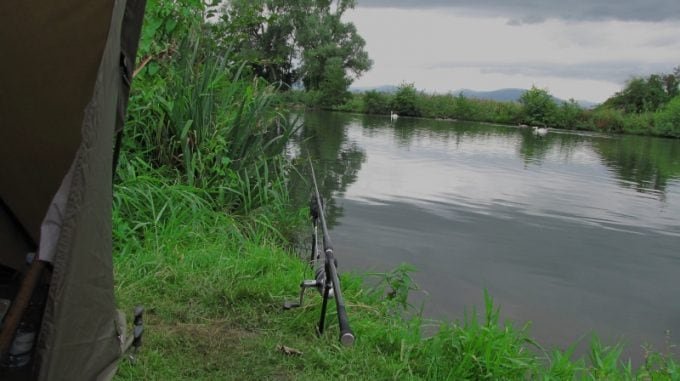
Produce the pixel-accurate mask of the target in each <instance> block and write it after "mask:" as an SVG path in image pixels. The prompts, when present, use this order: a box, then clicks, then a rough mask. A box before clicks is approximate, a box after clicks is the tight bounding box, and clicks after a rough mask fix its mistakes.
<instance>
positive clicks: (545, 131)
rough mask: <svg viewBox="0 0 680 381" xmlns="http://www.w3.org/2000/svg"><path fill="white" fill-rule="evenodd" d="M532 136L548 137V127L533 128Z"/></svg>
mask: <svg viewBox="0 0 680 381" xmlns="http://www.w3.org/2000/svg"><path fill="white" fill-rule="evenodd" d="M534 135H536V136H546V135H548V127H534Z"/></svg>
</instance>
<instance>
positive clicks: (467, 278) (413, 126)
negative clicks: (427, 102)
mask: <svg viewBox="0 0 680 381" xmlns="http://www.w3.org/2000/svg"><path fill="white" fill-rule="evenodd" d="M303 119H304V120H303V122H304V125H303V127H302V129H301V131H300V133H299V135H298V136H297V139H298V144H299V146H298V152H300V148H299V147H302V149H301V151H302V152H304V155H307V153H308V154H309V155H310V156H311V157H312V159H313V161H314V162H315V166H316V168H317V173H318V177H319V182H320V187H321V191H322V193H323V194H324V195H325V197H327V198H328V197H329V196H331V195H332V200H331V201H330V202H329V203H328V204H329V205H328V220H329V223H330V225H331V236H332V238H333V242H334V245H335V248H336V256H337V257H338V261H339V263H340V271H348V270H351V271H354V272H359V273H366V272H376V271H377V272H381V271H382V272H384V271H389V270H391V269H393V268H395V267H396V266H397V265H399V264H400V263H408V264H411V265H413V266H414V267H415V268H416V269H417V272H415V273H414V274H413V278H414V280H415V281H416V282H417V283H418V285H419V286H420V288H421V290H422V291H418V292H415V293H414V295H413V299H412V301H413V303H414V304H416V305H417V306H420V305H421V304H422V305H423V306H424V313H425V315H426V317H430V318H436V319H447V320H455V319H461V318H463V316H464V312H465V311H470V310H471V309H472V308H473V307H476V308H477V309H478V310H481V309H482V308H483V290H484V289H486V290H488V291H489V293H490V295H491V296H492V297H493V298H494V300H495V302H496V303H497V304H498V305H499V306H500V307H501V316H502V317H503V318H504V319H507V321H511V322H513V324H514V325H516V326H522V325H524V324H526V323H528V322H531V327H530V334H531V336H532V337H534V338H536V339H537V340H538V342H539V343H541V344H542V345H544V346H545V347H548V348H550V347H561V348H565V347H566V346H568V345H570V344H573V343H576V342H577V341H578V342H579V343H580V344H579V348H580V350H579V352H581V353H583V351H584V348H585V347H586V346H587V343H588V341H589V340H590V337H591V334H592V333H593V332H595V333H597V335H598V336H599V337H600V338H601V339H602V340H603V341H604V342H605V343H606V344H610V345H611V344H614V343H616V342H618V341H621V342H623V343H625V344H626V350H625V352H624V353H625V355H626V356H627V357H631V358H632V359H633V360H634V362H635V363H639V361H640V360H641V358H642V356H643V353H644V352H643V349H642V346H643V345H644V344H651V345H652V346H653V347H654V348H655V349H657V350H661V351H665V350H666V348H667V346H668V343H669V342H671V343H678V342H680V297H679V296H678V295H680V140H673V139H661V138H650V137H638V136H618V135H604V134H594V133H578V132H570V131H559V130H558V131H554V130H551V131H550V132H549V133H548V135H547V136H545V137H537V136H534V134H533V133H532V132H531V130H529V129H520V128H515V127H507V126H494V125H485V124H476V123H462V122H453V121H437V120H424V119H411V118H399V119H398V120H397V121H396V122H391V121H390V118H389V117H385V116H365V115H353V114H342V113H330V112H309V113H306V114H305V115H304V117H303ZM300 193H304V192H300ZM669 332H670V334H669Z"/></svg>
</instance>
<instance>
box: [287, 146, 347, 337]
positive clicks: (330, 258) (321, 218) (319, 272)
mask: <svg viewBox="0 0 680 381" xmlns="http://www.w3.org/2000/svg"><path fill="white" fill-rule="evenodd" d="M307 159H308V161H309V168H310V169H311V173H312V183H313V185H314V193H313V194H312V197H311V200H310V205H309V212H310V216H311V217H312V227H313V233H312V255H311V259H310V265H311V266H312V268H313V269H314V272H315V279H312V280H303V281H302V283H300V301H299V303H293V302H286V303H284V306H283V307H284V308H285V309H291V308H295V307H300V306H302V302H303V298H304V292H305V290H306V289H307V288H316V289H317V290H318V291H319V293H321V295H322V298H323V299H322V304H321V317H320V318H319V324H318V326H317V330H318V333H319V335H321V334H323V331H324V328H325V320H326V309H327V306H328V299H329V298H331V297H332V298H334V299H335V309H336V311H337V315H338V325H339V327H340V342H341V343H342V344H343V345H346V346H350V345H352V344H353V343H354V339H355V337H354V332H352V329H351V328H350V326H349V318H348V317H347V310H346V309H345V300H344V299H343V297H342V289H341V288H340V278H339V277H338V269H337V266H338V261H337V259H336V258H335V256H334V255H333V243H332V242H331V237H330V235H329V234H328V226H327V225H326V217H325V210H324V205H323V204H324V202H323V199H322V198H321V195H320V194H319V187H318V185H317V182H316V174H315V173H314V165H312V160H311V159H310V158H309V157H308V158H307ZM319 226H321V232H322V237H323V238H322V244H323V245H322V246H323V254H324V256H323V258H322V257H321V254H320V250H319V240H318V238H317V236H318V228H319Z"/></svg>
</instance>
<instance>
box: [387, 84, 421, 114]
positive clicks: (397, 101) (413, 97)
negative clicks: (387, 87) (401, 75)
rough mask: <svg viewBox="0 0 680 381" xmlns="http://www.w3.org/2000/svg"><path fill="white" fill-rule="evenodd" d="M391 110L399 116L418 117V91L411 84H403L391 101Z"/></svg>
mask: <svg viewBox="0 0 680 381" xmlns="http://www.w3.org/2000/svg"><path fill="white" fill-rule="evenodd" d="M391 108H392V109H393V110H394V111H395V112H396V113H397V114H399V115H403V116H420V109H419V107H418V91H417V90H416V88H415V85H414V84H412V83H403V84H401V85H400V86H399V88H398V89H397V92H396V94H394V99H392V104H391Z"/></svg>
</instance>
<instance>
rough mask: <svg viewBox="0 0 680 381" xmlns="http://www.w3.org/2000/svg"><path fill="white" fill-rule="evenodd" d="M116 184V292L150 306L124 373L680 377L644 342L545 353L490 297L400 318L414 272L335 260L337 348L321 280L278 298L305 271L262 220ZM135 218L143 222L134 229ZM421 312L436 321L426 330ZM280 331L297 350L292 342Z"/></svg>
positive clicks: (185, 196) (184, 196)
mask: <svg viewBox="0 0 680 381" xmlns="http://www.w3.org/2000/svg"><path fill="white" fill-rule="evenodd" d="M116 195H117V196H116V208H115V218H116V227H115V231H114V233H115V238H116V242H118V247H117V249H116V255H115V271H116V280H117V289H116V292H117V297H118V300H119V305H120V307H122V308H124V309H125V310H128V311H129V310H130V309H131V308H132V307H133V306H134V305H135V304H137V303H141V304H144V305H145V306H146V308H147V315H146V334H145V335H146V336H145V343H144V346H143V349H142V351H141V353H139V354H138V356H137V361H136V363H134V364H132V363H128V362H125V363H124V364H123V366H122V369H121V371H120V373H119V375H118V379H119V380H139V379H145V380H183V379H196V380H199V379H203V380H215V379H249V380H251V379H252V380H255V379H282V380H286V379H296V380H318V379H323V378H328V379H350V378H354V379H362V380H364V379H365V380H369V379H378V380H385V379H423V380H431V379H526V378H531V379H536V378H540V379H564V380H571V379H603V380H604V379H609V380H611V379H633V378H639V379H654V380H657V379H677V378H678V377H680V368H679V367H678V364H677V363H676V362H673V361H672V360H670V359H668V358H665V357H663V356H661V355H659V354H651V353H650V356H649V357H648V358H647V363H646V364H645V365H644V366H642V367H641V368H640V369H637V370H634V369H631V368H630V365H627V364H626V363H623V362H621V359H620V358H619V353H620V348H603V347H601V346H600V345H599V344H597V343H595V344H594V345H593V350H592V354H591V355H590V358H588V359H572V358H570V355H569V353H568V352H560V351H554V352H549V353H545V352H543V351H542V350H541V349H540V348H539V347H538V345H537V344H536V343H534V342H533V341H532V340H531V339H530V336H529V332H528V331H526V330H524V329H518V328H513V327H511V326H506V325H503V324H501V323H500V322H499V321H498V311H497V310H496V309H494V307H493V305H492V304H491V301H490V300H488V303H487V306H486V311H485V312H483V313H481V314H480V315H479V316H475V315H471V316H469V318H468V319H467V320H466V321H463V322H457V323H440V322H426V321H424V320H422V319H421V318H419V317H418V314H415V317H412V318H404V317H403V312H404V309H405V308H407V307H406V306H407V303H406V302H407V299H406V297H407V294H408V290H409V288H410V286H411V284H410V278H409V277H408V272H407V271H403V269H402V270H396V271H395V272H393V273H392V274H386V275H385V276H383V277H382V287H378V288H376V289H372V290H368V289H365V288H362V281H361V279H359V278H358V277H356V276H353V275H350V274H343V276H342V282H343V287H344V292H345V298H346V301H347V305H348V311H349V315H350V319H351V323H352V326H353V329H354V330H355V333H356V335H357V337H358V339H357V341H356V343H355V346H354V347H352V348H343V347H341V346H340V345H339V343H338V341H337V323H336V321H335V320H334V317H333V314H332V311H333V308H332V307H331V313H330V314H329V316H330V317H331V320H330V325H329V329H328V331H327V333H326V334H325V335H324V336H323V337H321V338H317V337H316V335H315V334H314V332H315V331H314V329H315V324H316V322H317V320H318V314H319V310H320V299H321V298H320V296H319V295H318V294H316V293H312V292H309V294H308V295H307V297H308V298H307V304H306V306H305V307H304V308H301V309H298V310H293V311H283V310H282V308H281V305H282V303H283V302H284V300H286V299H291V298H295V297H296V295H297V291H298V288H297V287H298V284H299V282H300V280H301V279H303V278H304V277H305V275H306V276H307V277H309V275H310V274H309V270H308V269H307V268H306V265H305V264H303V261H301V260H300V259H299V258H298V257H297V256H296V255H294V254H291V253H289V252H286V251H284V250H282V249H281V248H280V247H281V246H282V241H281V239H280V236H279V235H278V234H277V233H276V232H275V231H274V230H273V229H271V228H270V224H261V223H258V222H257V221H254V220H252V219H250V218H247V217H240V218H237V217H234V216H230V215H229V214H226V213H222V212H217V211H213V210H211V208H209V207H208V205H207V204H206V203H205V202H204V201H205V200H204V199H203V196H202V191H200V190H198V189H194V188H191V187H187V186H185V185H179V184H173V183H172V182H168V181H163V180H160V179H158V178H154V179H152V178H149V177H148V176H138V177H128V178H126V179H125V181H123V182H122V183H121V184H120V185H119V186H118V187H117V189H116ZM140 197H141V198H145V199H146V200H153V202H151V203H149V202H148V201H147V202H145V204H146V205H147V207H146V208H141V209H137V208H134V205H130V204H129V203H130V202H132V201H134V200H137V199H140ZM290 218H291V219H298V220H299V219H301V218H304V216H302V215H299V214H295V215H292V216H290ZM123 219H125V221H123ZM130 220H132V221H130ZM131 222H132V223H134V224H135V225H138V226H140V227H138V228H137V231H136V233H135V234H132V233H131V232H130V230H129V229H130V223H131ZM341 264H342V262H341ZM386 291H392V292H389V293H388V292H386ZM387 295H391V297H388V296H387ZM411 312H413V311H411ZM409 315H411V316H413V315H414V314H413V313H411V314H409ZM423 324H426V325H433V324H434V325H435V326H438V327H439V330H438V332H437V333H436V334H435V335H434V336H431V337H428V338H425V337H424V336H423V335H422V332H421V329H422V327H423ZM280 345H284V346H287V347H290V348H294V349H297V350H300V351H301V352H303V353H302V354H301V355H287V354H285V353H284V352H282V351H281V350H280V349H279V348H280Z"/></svg>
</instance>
